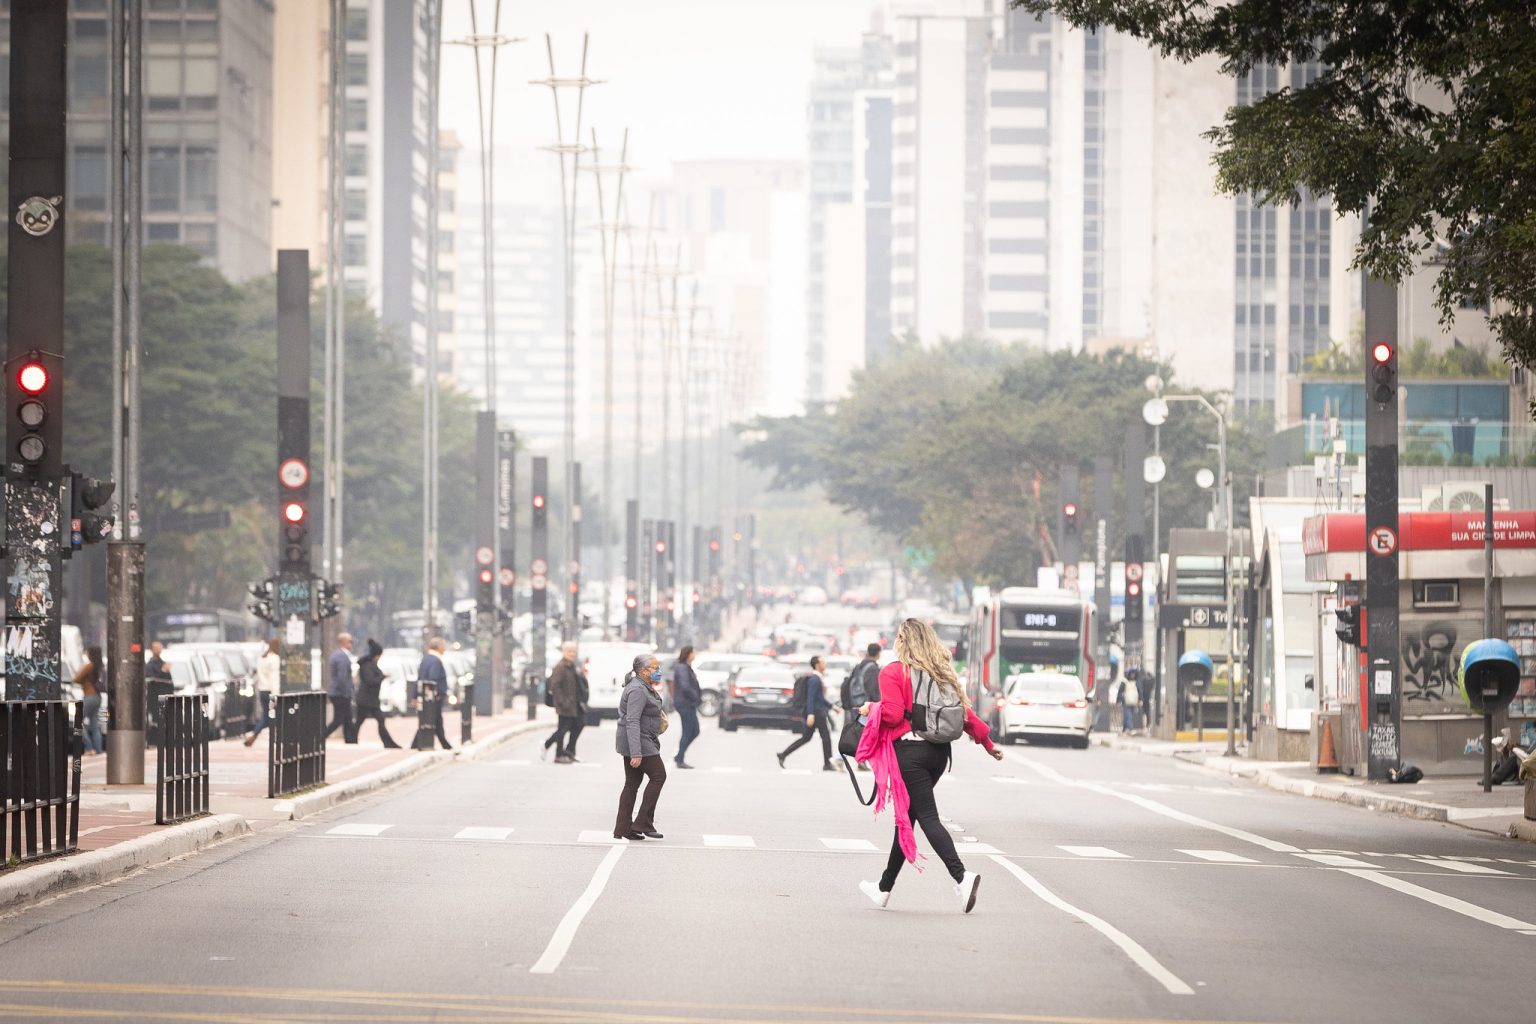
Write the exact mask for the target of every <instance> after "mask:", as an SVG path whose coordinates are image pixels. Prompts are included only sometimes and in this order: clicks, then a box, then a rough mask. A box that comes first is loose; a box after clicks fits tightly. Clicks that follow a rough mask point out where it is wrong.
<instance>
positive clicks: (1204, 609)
mask: <svg viewBox="0 0 1536 1024" xmlns="http://www.w3.org/2000/svg"><path fill="white" fill-rule="evenodd" d="M1157 624H1158V626H1159V627H1161V628H1163V629H1226V628H1227V608H1226V606H1225V605H1220V604H1165V605H1162V606H1161V607H1159V608H1158V610H1157Z"/></svg>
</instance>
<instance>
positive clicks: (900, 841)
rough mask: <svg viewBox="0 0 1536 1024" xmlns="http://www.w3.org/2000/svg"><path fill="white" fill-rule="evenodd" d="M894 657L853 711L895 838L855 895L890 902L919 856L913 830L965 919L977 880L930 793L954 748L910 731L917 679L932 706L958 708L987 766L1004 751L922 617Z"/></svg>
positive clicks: (902, 635)
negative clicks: (876, 691) (879, 871)
mask: <svg viewBox="0 0 1536 1024" xmlns="http://www.w3.org/2000/svg"><path fill="white" fill-rule="evenodd" d="M896 658H897V660H896V661H894V662H892V663H891V664H889V665H887V666H885V668H883V669H881V670H880V699H879V700H878V701H877V702H874V703H870V704H865V705H864V706H863V707H861V708H860V709H859V713H860V714H863V715H871V716H872V717H873V721H871V722H870V724H869V725H868V726H866V728H865V730H864V739H863V741H862V742H861V743H860V744H859V755H860V757H861V759H863V760H872V761H874V763H875V781H876V783H877V784H878V787H879V788H878V791H879V792H880V793H881V794H882V795H884V794H887V793H889V796H890V799H891V802H892V803H893V804H894V805H895V811H896V835H895V838H894V840H893V841H892V843H891V853H890V856H889V857H888V858H887V859H886V865H885V873H884V874H883V875H882V876H881V877H880V881H879V882H878V883H876V882H860V883H859V889H860V890H861V891H862V892H863V893H864V895H865V896H868V897H869V899H870V901H871V902H873V903H874V904H875V906H877V907H884V906H885V905H886V904H887V903H888V902H889V901H890V898H891V889H892V888H894V887H895V885H896V876H897V875H898V874H900V872H901V867H902V864H903V863H905V862H907V861H910V860H915V859H916V857H917V843H916V840H915V838H914V836H913V833H912V826H913V825H914V824H916V825H920V826H921V827H922V830H923V835H925V836H926V837H927V838H928V845H930V846H932V847H933V852H934V853H935V854H936V855H937V856H938V858H939V860H941V861H942V862H943V863H944V866H945V867H946V868H947V869H948V870H949V876H950V877H951V878H953V879H954V881H955V897H956V898H957V899H958V900H959V901H960V904H961V907H962V912H963V913H967V914H969V913H970V912H971V909H972V908H973V907H975V906H976V891H977V889H978V888H979V886H980V885H981V876H980V875H978V874H976V872H974V871H967V870H966V869H965V864H964V862H962V861H961V860H960V855H959V854H958V853H957V852H955V841H954V839H953V837H951V836H950V834H949V830H948V829H946V828H945V827H944V824H943V822H942V821H940V820H939V807H938V804H937V802H936V801H935V800H934V795H933V787H934V786H935V785H936V784H937V783H938V781H939V779H940V778H941V777H942V776H943V774H944V770H945V768H946V767H947V766H948V765H949V763H950V756H951V753H950V748H951V746H952V744H950V743H935V742H932V741H930V740H927V739H924V738H923V737H921V736H918V735H916V734H915V733H914V732H913V731H912V721H911V719H912V707H913V699H912V698H913V683H914V680H915V679H920V680H922V682H923V684H924V689H925V691H926V692H929V693H930V695H931V696H936V698H937V700H938V701H948V702H950V703H951V705H952V706H953V705H958V706H959V707H962V708H964V716H965V725H964V734H965V735H967V736H969V737H970V738H971V740H972V741H973V742H975V743H978V744H980V745H981V746H983V747H985V748H986V751H987V753H988V754H990V755H991V756H992V759H993V760H995V761H1001V760H1002V759H1003V752H1002V751H1001V750H999V749H997V747H995V746H994V745H993V744H992V738H991V736H990V735H989V730H988V729H987V725H986V723H985V722H983V721H982V720H981V719H979V718H977V717H976V714H975V712H973V711H972V710H971V706H970V701H969V700H968V699H967V698H966V695H965V688H964V687H963V686H961V685H960V681H959V679H957V678H956V677H955V669H954V666H953V665H952V664H951V663H950V660H949V648H947V647H945V646H944V645H943V644H942V643H941V642H940V641H939V638H938V635H937V634H936V633H934V631H933V627H932V626H930V625H928V624H927V623H926V622H923V621H922V620H921V619H907V620H905V621H904V622H902V624H901V626H900V628H898V629H897V630H896ZM866 754H868V755H869V756H865V755H866ZM884 803H885V799H883V798H882V799H881V800H879V801H878V802H877V804H876V807H877V809H878V808H879V807H881V806H883V805H884Z"/></svg>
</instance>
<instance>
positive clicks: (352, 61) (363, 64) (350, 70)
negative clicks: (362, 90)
mask: <svg viewBox="0 0 1536 1024" xmlns="http://www.w3.org/2000/svg"><path fill="white" fill-rule="evenodd" d="M347 84H348V85H367V84H368V55H367V54H366V53H349V54H347Z"/></svg>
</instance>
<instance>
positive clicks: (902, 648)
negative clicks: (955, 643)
mask: <svg viewBox="0 0 1536 1024" xmlns="http://www.w3.org/2000/svg"><path fill="white" fill-rule="evenodd" d="M896 657H897V658H898V659H900V661H901V663H902V664H903V665H905V666H906V668H907V671H908V672H911V671H912V670H914V669H915V670H917V671H919V672H926V673H928V675H930V676H932V677H933V678H934V680H935V681H936V682H937V683H938V684H939V687H940V688H941V689H944V690H948V691H949V692H950V693H951V694H953V695H954V696H956V697H958V698H959V700H960V703H962V704H964V705H965V706H966V707H970V706H971V702H970V700H969V699H968V698H967V697H966V695H965V687H963V686H961V685H960V680H959V679H958V678H957V677H956V676H955V667H954V665H952V664H950V661H949V648H947V647H945V646H944V644H943V643H942V642H941V641H940V640H939V635H938V634H937V633H935V632H934V631H933V627H932V626H930V625H928V623H926V622H924V621H923V620H922V619H907V620H905V621H904V622H902V624H901V625H900V626H898V627H897V629H896Z"/></svg>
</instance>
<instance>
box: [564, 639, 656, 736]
mask: <svg viewBox="0 0 1536 1024" xmlns="http://www.w3.org/2000/svg"><path fill="white" fill-rule="evenodd" d="M654 653H655V649H654V648H652V647H651V645H650V644H629V643H598V644H582V645H581V646H580V647H579V648H577V651H576V657H577V658H579V659H580V661H581V664H582V667H583V668H584V669H585V670H586V673H587V690H588V692H589V694H590V696H589V698H588V701H587V723H588V724H589V725H595V724H596V722H597V720H598V719H601V718H618V717H619V695H620V694H621V693H623V692H624V677H625V676H627V675H628V674H629V672H630V669H631V667H632V666H633V665H634V662H635V658H636V657H637V656H639V655H641V654H654ZM558 660H559V659H558V658H557V659H556V661H558ZM554 667H555V662H550V664H549V670H550V671H554Z"/></svg>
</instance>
